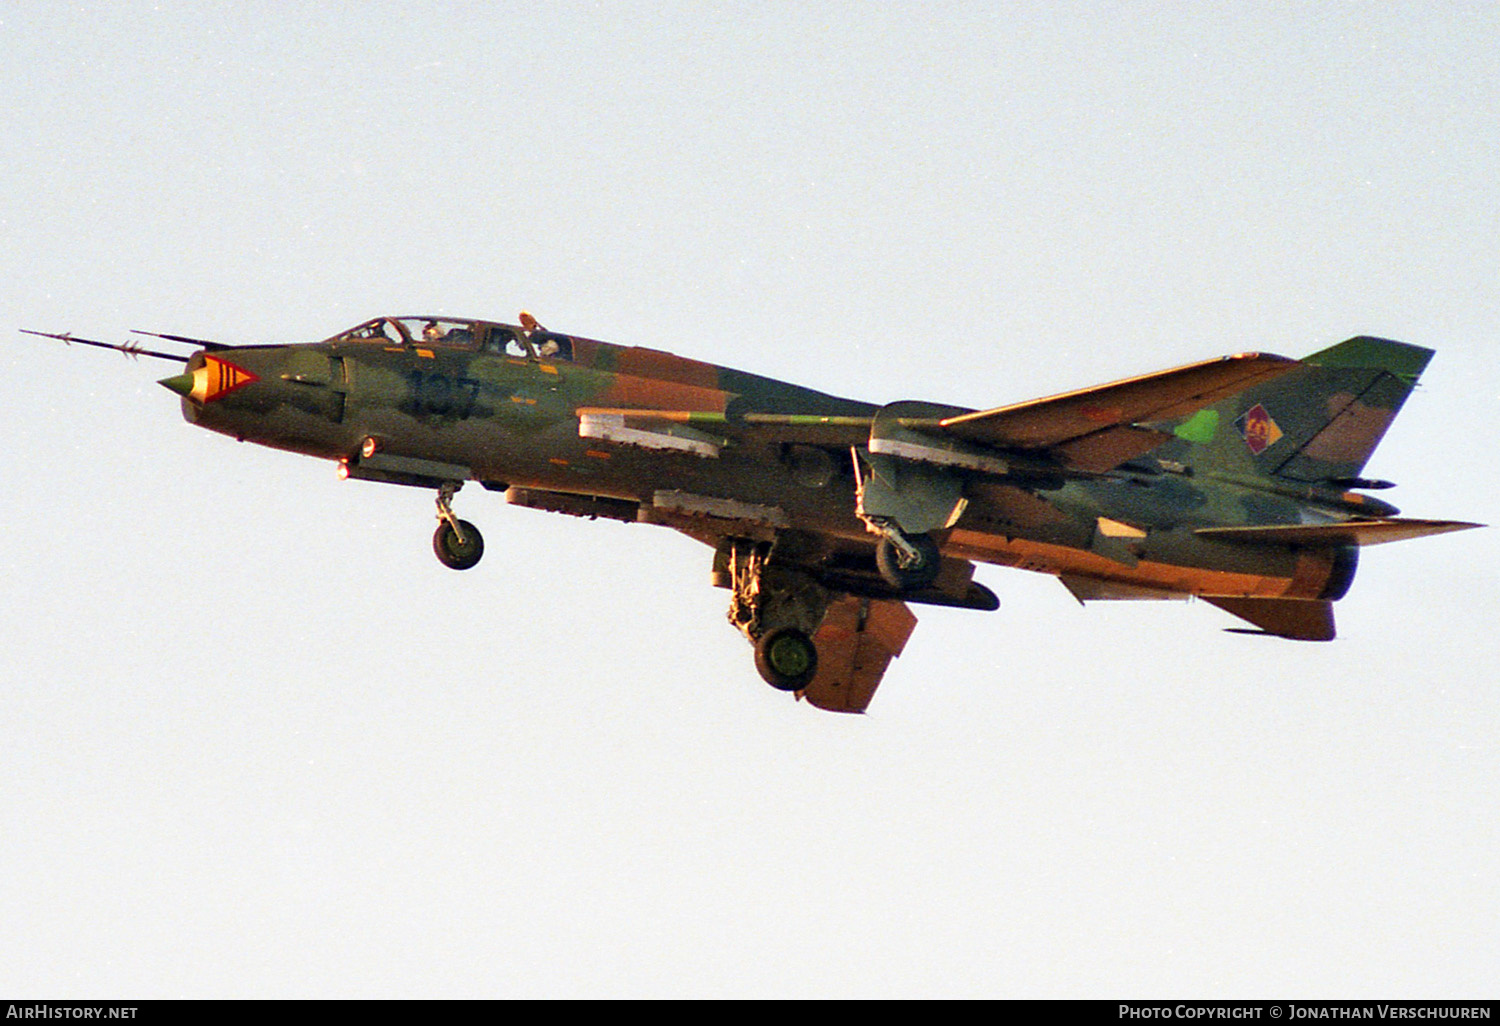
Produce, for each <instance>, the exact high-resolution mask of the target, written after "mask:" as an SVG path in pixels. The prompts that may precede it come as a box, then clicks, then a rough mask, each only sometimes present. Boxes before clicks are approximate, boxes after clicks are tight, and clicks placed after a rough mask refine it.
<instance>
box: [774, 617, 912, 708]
mask: <svg viewBox="0 0 1500 1026" xmlns="http://www.w3.org/2000/svg"><path fill="white" fill-rule="evenodd" d="M916 626H917V618H916V617H915V616H913V615H912V613H911V610H909V609H907V608H906V605H905V604H904V603H901V602H890V601H885V600H882V599H867V598H857V597H855V596H853V595H844V596H841V597H840V598H839V599H838V600H837V601H835V602H834V603H833V604H832V605H830V606H829V607H828V614H827V615H826V616H825V617H824V618H823V626H821V627H819V628H818V632H817V633H816V634H814V635H813V641H814V642H815V643H816V644H817V646H818V672H817V675H816V676H815V677H813V679H812V683H811V684H809V685H808V686H807V687H806V688H805V689H804V690H802V691H799V692H797V695H798V697H800V698H805V699H807V700H808V702H810V703H812V704H813V705H815V706H817V707H818V708H819V709H827V710H828V711H830V712H852V713H857V712H864V711H865V709H866V708H867V707H868V706H869V704H870V699H871V698H873V697H874V696H875V689H876V688H877V687H879V686H880V678H881V677H882V676H884V675H885V668H886V667H887V666H888V665H890V661H891V660H892V659H894V658H895V657H896V656H898V655H900V654H901V650H902V649H903V648H905V647H906V639H907V638H910V637H911V632H912V631H913V630H915V629H916Z"/></svg>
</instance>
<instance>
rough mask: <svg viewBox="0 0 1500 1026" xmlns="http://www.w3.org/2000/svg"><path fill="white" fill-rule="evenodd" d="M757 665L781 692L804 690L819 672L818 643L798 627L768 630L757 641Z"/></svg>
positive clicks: (772, 685)
mask: <svg viewBox="0 0 1500 1026" xmlns="http://www.w3.org/2000/svg"><path fill="white" fill-rule="evenodd" d="M755 668H756V669H757V670H759V671H760V675H761V677H762V678H764V679H765V682H766V683H767V684H769V685H771V687H773V688H775V689H776V690H778V691H801V690H802V689H803V688H805V687H807V686H808V685H809V684H811V683H812V679H813V677H814V676H815V675H816V674H817V672H818V646H816V645H814V644H813V640H812V638H809V637H808V636H807V635H806V634H804V633H803V632H802V631H799V630H797V628H795V627H781V628H778V629H777V630H774V631H767V632H766V633H765V634H763V635H761V638H760V640H759V641H757V642H756V643H755Z"/></svg>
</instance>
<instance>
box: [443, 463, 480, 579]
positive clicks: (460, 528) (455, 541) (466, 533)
mask: <svg viewBox="0 0 1500 1026" xmlns="http://www.w3.org/2000/svg"><path fill="white" fill-rule="evenodd" d="M462 487H463V482H462V481H444V482H443V483H442V485H441V486H440V487H439V488H438V495H437V517H438V520H439V521H441V523H439V524H438V528H437V531H435V532H434V533H433V535H432V551H433V552H434V553H435V554H436V555H437V558H438V562H440V563H442V564H443V565H444V566H446V567H448V568H449V569H450V570H468V569H469V568H470V567H472V566H474V565H475V564H476V563H478V562H479V560H480V557H482V556H483V555H484V537H483V536H482V535H481V534H480V533H479V528H477V527H475V526H474V525H473V524H471V523H469V522H468V521H467V520H460V519H458V517H456V516H455V515H454V514H453V496H455V495H457V494H458V490H459V489H460V488H462Z"/></svg>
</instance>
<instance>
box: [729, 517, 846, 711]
mask: <svg viewBox="0 0 1500 1026" xmlns="http://www.w3.org/2000/svg"><path fill="white" fill-rule="evenodd" d="M769 552H770V546H769V545H768V544H766V543H763V542H754V541H750V540H747V539H740V538H735V539H729V540H727V541H725V542H724V544H723V545H722V546H721V547H720V549H719V553H718V556H717V558H716V559H715V560H714V570H715V577H716V579H717V580H718V581H720V582H721V583H726V584H728V586H729V588H730V589H731V591H732V593H733V597H732V598H731V599H730V602H729V622H730V623H732V624H734V626H735V627H736V628H737V629H738V630H739V631H740V633H742V634H744V635H745V637H746V638H747V639H749V641H750V643H751V644H752V645H754V646H755V668H756V669H757V670H758V671H760V675H761V677H762V678H763V679H764V680H765V682H766V683H767V684H769V685H771V687H773V688H776V689H777V690H779V691H801V690H802V689H804V688H806V687H807V686H808V685H809V684H811V683H812V681H813V678H814V677H816V676H817V673H818V648H817V645H816V644H814V643H813V635H814V634H816V633H817V631H818V628H819V627H820V626H822V624H823V617H824V615H825V614H826V613H827V612H828V603H829V601H830V596H829V594H828V591H827V590H826V589H825V588H824V587H823V586H822V585H821V584H819V583H818V582H817V581H816V580H814V579H813V577H812V575H810V574H808V573H806V572H805V571H802V570H798V569H795V568H793V567H786V566H777V565H769V566H768V565H767V557H768V555H769Z"/></svg>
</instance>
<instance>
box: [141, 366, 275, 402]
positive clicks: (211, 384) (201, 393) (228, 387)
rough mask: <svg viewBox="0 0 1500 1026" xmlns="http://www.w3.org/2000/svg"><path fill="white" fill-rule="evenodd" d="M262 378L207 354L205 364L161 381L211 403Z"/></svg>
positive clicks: (179, 391)
mask: <svg viewBox="0 0 1500 1026" xmlns="http://www.w3.org/2000/svg"><path fill="white" fill-rule="evenodd" d="M259 380H260V378H259V377H257V376H256V375H254V374H251V373H250V372H249V371H247V370H245V368H243V367H237V366H235V365H234V364H232V363H230V362H229V361H228V360H221V359H219V358H218V357H216V356H205V357H204V358H203V366H202V367H199V368H198V369H197V370H193V371H189V372H187V373H186V374H179V375H177V376H176V377H175V378H164V379H163V380H162V381H161V382H160V383H161V384H163V385H165V386H166V387H167V388H170V389H171V390H172V391H174V392H176V393H177V394H178V395H180V396H186V397H187V398H189V399H193V400H195V401H197V402H200V403H211V402H213V401H214V400H215V399H222V398H223V397H224V396H226V395H228V394H229V393H230V392H233V391H234V390H235V389H236V388H243V387H244V386H245V385H248V384H250V383H251V382H252V381H259Z"/></svg>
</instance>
